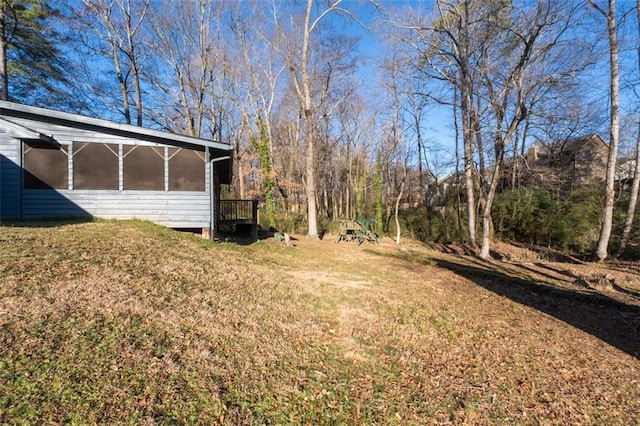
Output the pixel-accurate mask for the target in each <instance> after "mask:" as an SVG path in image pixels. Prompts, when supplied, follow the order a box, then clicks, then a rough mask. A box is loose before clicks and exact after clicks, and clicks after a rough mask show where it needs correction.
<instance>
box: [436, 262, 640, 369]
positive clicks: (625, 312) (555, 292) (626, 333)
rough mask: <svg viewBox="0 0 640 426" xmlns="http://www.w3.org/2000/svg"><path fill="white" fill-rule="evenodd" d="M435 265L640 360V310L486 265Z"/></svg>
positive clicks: (601, 296)
mask: <svg viewBox="0 0 640 426" xmlns="http://www.w3.org/2000/svg"><path fill="white" fill-rule="evenodd" d="M434 262H435V264H436V265H437V266H439V267H441V268H445V269H448V270H450V271H452V272H454V273H455V274H457V275H459V276H461V277H464V278H466V279H468V280H470V281H472V282H474V283H476V284H477V285H479V286H481V287H484V288H486V289H487V290H489V291H492V292H493V293H496V294H499V295H501V296H504V297H507V298H509V299H511V300H513V301H514V302H518V303H521V304H523V305H526V306H530V307H532V308H534V309H536V310H538V311H540V312H544V313H546V314H548V315H551V316H553V317H555V318H557V319H559V320H561V321H563V322H565V323H567V324H571V325H572V326H574V327H576V328H579V329H580V330H583V331H585V332H587V333H589V334H591V335H593V336H596V337H597V338H599V339H601V340H603V341H605V342H607V343H609V344H610V345H613V346H615V347H617V348H618V349H620V350H622V351H624V352H626V353H628V354H629V355H631V356H634V357H636V358H639V359H640V307H638V306H635V305H628V304H625V303H622V302H619V301H617V300H614V299H612V298H610V297H607V296H606V295H603V294H600V293H588V292H581V291H579V290H577V289H576V290H572V289H564V288H560V287H556V286H551V285H547V284H543V283H540V282H537V281H534V280H529V279H524V278H521V277H517V276H513V275H511V274H508V273H505V272H504V271H501V270H499V269H496V268H495V267H494V265H490V264H486V263H482V262H478V263H477V264H476V265H474V264H462V263H453V262H450V261H446V260H441V259H437V260H435V261H434Z"/></svg>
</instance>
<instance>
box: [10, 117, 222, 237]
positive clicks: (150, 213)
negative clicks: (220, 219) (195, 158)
mask: <svg viewBox="0 0 640 426" xmlns="http://www.w3.org/2000/svg"><path fill="white" fill-rule="evenodd" d="M11 121H12V122H14V123H16V124H19V125H22V126H24V127H27V128H29V129H33V130H35V131H38V132H41V133H42V134H44V135H52V136H53V137H54V138H55V140H56V141H58V142H59V143H60V144H62V145H70V148H71V149H70V152H69V155H70V156H72V154H73V153H72V152H71V150H72V149H73V145H72V144H73V143H75V142H88V143H112V144H119V145H120V148H119V149H120V151H121V150H122V145H143V146H145V145H146V146H164V147H165V158H166V157H167V156H166V153H167V149H168V147H170V146H172V145H170V144H167V145H165V144H158V143H154V142H148V141H141V140H137V139H130V138H125V137H122V136H117V135H111V134H106V133H101V132H99V131H89V130H84V129H76V128H73V127H69V126H62V125H58V124H52V123H46V122H41V121H38V120H29V119H24V118H19V117H11ZM21 146H22V143H21V142H20V141H19V140H17V139H9V138H6V137H5V138H2V137H1V136H0V155H1V157H0V160H1V161H2V163H1V164H0V166H1V170H0V173H1V174H0V178H1V182H0V184H1V186H0V190H1V199H0V201H1V204H0V213H1V218H2V219H7V218H10V217H11V218H22V219H38V218H48V217H72V216H93V217H98V218H105V219H133V218H135V219H140V220H149V221H152V222H155V223H157V224H160V225H164V226H167V227H172V228H201V227H209V226H210V222H211V194H210V191H211V188H212V182H211V173H210V172H211V163H210V162H208V161H207V162H205V163H204V167H205V191H169V190H168V189H169V188H168V171H167V169H168V168H167V167H165V191H143V190H135V191H134V190H123V185H122V182H123V176H122V152H120V156H119V158H120V164H119V169H120V170H119V190H75V189H73V178H72V173H73V164H72V161H69V187H68V189H64V190H63V189H58V190H54V189H24V190H23V189H22V182H21V180H22V179H21V176H22V172H21V162H22V158H21V155H22V154H21V152H22V149H21ZM202 149H205V147H202ZM208 149H209V148H206V150H208ZM72 158H73V157H71V160H72ZM167 163H168V162H167V161H166V160H165V164H166V165H168V164H167Z"/></svg>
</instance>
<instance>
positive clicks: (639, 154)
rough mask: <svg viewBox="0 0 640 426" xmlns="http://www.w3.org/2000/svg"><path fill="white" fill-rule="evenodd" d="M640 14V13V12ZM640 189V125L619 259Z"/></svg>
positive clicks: (633, 215)
mask: <svg viewBox="0 0 640 426" xmlns="http://www.w3.org/2000/svg"><path fill="white" fill-rule="evenodd" d="M639 6H640V5H639ZM639 13H640V12H639ZM639 188H640V125H639V126H638V136H637V138H636V164H635V170H634V172H633V183H632V184H631V193H630V195H629V206H628V207H627V217H626V218H625V221H624V228H623V229H622V236H621V237H620V246H619V247H618V253H617V255H616V257H619V256H620V255H622V253H623V252H624V249H625V248H627V244H628V243H629V236H630V235H631V229H632V227H633V219H634V217H635V214H636V205H637V203H638V189H639Z"/></svg>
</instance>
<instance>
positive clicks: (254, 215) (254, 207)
mask: <svg viewBox="0 0 640 426" xmlns="http://www.w3.org/2000/svg"><path fill="white" fill-rule="evenodd" d="M251 219H252V224H251V236H252V237H253V239H254V240H257V239H258V200H256V199H254V200H253V202H252V203H251Z"/></svg>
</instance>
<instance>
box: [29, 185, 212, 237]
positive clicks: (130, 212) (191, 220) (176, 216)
mask: <svg viewBox="0 0 640 426" xmlns="http://www.w3.org/2000/svg"><path fill="white" fill-rule="evenodd" d="M22 199H23V204H22V215H23V218H24V219H39V218H46V217H65V216H93V217H98V218H102V219H140V220H149V221H151V222H155V223H157V224H159V225H164V226H167V227H171V228H203V227H208V226H209V221H210V218H209V205H210V200H209V194H208V193H206V192H163V191H94V190H82V191H80V190H75V191H69V190H57V191H56V190H49V189H32V190H25V191H24V193H23V197H22Z"/></svg>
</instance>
